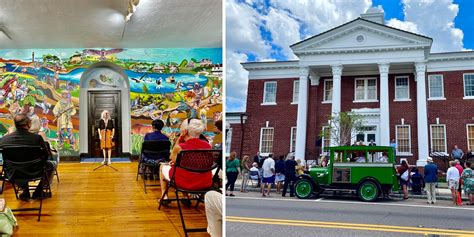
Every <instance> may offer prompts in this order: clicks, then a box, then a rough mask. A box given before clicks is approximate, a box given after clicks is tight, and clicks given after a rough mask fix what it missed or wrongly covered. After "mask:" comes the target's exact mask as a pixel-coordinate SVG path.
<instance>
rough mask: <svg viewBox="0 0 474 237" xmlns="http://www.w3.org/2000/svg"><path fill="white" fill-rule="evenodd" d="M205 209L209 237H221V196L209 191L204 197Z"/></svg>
mask: <svg viewBox="0 0 474 237" xmlns="http://www.w3.org/2000/svg"><path fill="white" fill-rule="evenodd" d="M204 205H205V208H206V218H207V232H208V233H209V235H211V237H220V236H222V194H221V193H219V192H216V191H209V192H207V193H206V195H205V196H204Z"/></svg>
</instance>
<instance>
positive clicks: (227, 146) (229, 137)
mask: <svg viewBox="0 0 474 237" xmlns="http://www.w3.org/2000/svg"><path fill="white" fill-rule="evenodd" d="M226 130H227V132H226V135H225V154H226V156H227V155H229V154H230V145H231V144H232V128H228V129H226Z"/></svg>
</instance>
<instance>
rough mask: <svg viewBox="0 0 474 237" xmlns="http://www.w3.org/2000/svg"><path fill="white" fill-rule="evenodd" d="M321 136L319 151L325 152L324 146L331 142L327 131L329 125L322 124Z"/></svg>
mask: <svg viewBox="0 0 474 237" xmlns="http://www.w3.org/2000/svg"><path fill="white" fill-rule="evenodd" d="M321 138H322V141H321V153H323V154H326V152H325V151H324V148H326V147H329V146H330V144H331V134H330V132H329V126H323V128H322V137H321Z"/></svg>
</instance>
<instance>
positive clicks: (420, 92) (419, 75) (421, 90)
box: [415, 62, 429, 166]
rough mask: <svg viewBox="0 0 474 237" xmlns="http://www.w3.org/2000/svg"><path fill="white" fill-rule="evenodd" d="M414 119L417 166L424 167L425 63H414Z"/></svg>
mask: <svg viewBox="0 0 474 237" xmlns="http://www.w3.org/2000/svg"><path fill="white" fill-rule="evenodd" d="M415 68H416V118H417V128H418V161H417V162H416V165H417V166H424V165H426V158H427V157H428V155H429V149H428V114H427V108H426V79H425V71H426V63H425V62H416V63H415Z"/></svg>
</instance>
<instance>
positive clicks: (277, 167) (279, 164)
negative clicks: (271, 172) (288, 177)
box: [275, 159, 285, 174]
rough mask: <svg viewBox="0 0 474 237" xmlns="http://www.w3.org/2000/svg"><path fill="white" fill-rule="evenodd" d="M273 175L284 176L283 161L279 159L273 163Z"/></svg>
mask: <svg viewBox="0 0 474 237" xmlns="http://www.w3.org/2000/svg"><path fill="white" fill-rule="evenodd" d="M275 173H280V174H285V161H284V160H283V159H279V160H278V161H277V162H276V163H275Z"/></svg>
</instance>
